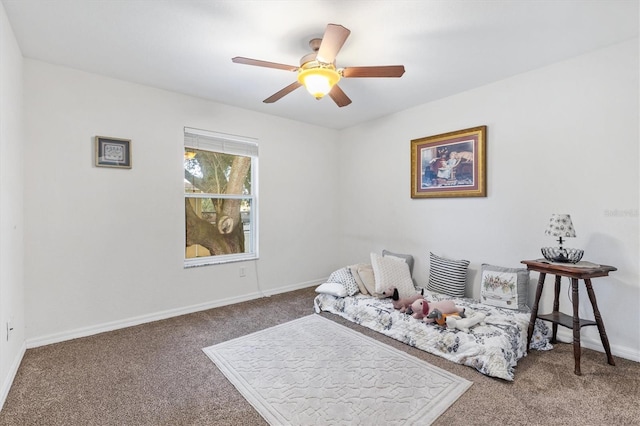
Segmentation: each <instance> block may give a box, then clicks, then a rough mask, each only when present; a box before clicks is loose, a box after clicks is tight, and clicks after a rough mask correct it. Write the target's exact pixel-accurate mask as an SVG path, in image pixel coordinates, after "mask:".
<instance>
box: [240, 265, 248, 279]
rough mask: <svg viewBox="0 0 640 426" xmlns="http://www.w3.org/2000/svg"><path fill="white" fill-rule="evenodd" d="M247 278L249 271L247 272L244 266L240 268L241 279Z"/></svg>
mask: <svg viewBox="0 0 640 426" xmlns="http://www.w3.org/2000/svg"><path fill="white" fill-rule="evenodd" d="M246 276H247V271H246V270H245V268H244V266H241V267H240V277H246Z"/></svg>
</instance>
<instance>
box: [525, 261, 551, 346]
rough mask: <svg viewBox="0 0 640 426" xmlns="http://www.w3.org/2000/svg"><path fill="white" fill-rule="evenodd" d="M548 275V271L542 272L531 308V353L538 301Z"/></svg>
mask: <svg viewBox="0 0 640 426" xmlns="http://www.w3.org/2000/svg"><path fill="white" fill-rule="evenodd" d="M546 276H547V274H546V273H544V272H540V277H539V278H538V287H537V289H536V298H535V299H534V301H533V308H531V319H530V320H529V328H528V329H527V353H529V346H531V337H532V336H533V328H534V326H535V325H536V318H537V317H538V303H539V302H540V296H542V288H543V287H544V279H545V277H546Z"/></svg>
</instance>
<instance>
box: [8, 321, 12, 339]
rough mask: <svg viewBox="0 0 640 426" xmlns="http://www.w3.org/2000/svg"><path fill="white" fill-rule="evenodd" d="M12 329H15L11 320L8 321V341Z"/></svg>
mask: <svg viewBox="0 0 640 426" xmlns="http://www.w3.org/2000/svg"><path fill="white" fill-rule="evenodd" d="M11 331H13V324H11V321H7V341H9V334H10V332H11Z"/></svg>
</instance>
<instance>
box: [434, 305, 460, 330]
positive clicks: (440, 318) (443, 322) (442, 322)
mask: <svg viewBox="0 0 640 426" xmlns="http://www.w3.org/2000/svg"><path fill="white" fill-rule="evenodd" d="M449 317H456V318H459V319H462V318H464V310H463V311H462V312H460V313H458V312H454V313H452V314H443V313H442V312H440V310H439V309H433V310H432V311H431V312H429V315H427V318H430V319H433V320H435V322H436V324H438V325H439V326H441V327H446V326H447V319H448V318H449Z"/></svg>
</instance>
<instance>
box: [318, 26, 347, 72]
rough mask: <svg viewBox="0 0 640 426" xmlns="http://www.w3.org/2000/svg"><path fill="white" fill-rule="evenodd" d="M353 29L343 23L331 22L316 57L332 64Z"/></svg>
mask: <svg viewBox="0 0 640 426" xmlns="http://www.w3.org/2000/svg"><path fill="white" fill-rule="evenodd" d="M349 34H351V31H350V30H348V29H346V28H345V27H343V26H342V25H336V24H329V25H327V29H326V30H325V31H324V35H323V36H322V43H321V44H320V48H319V49H318V54H317V55H316V58H317V60H318V61H320V62H324V63H327V64H332V63H333V61H335V60H336V55H337V54H338V52H339V51H340V49H342V46H343V45H344V42H345V41H346V40H347V37H349Z"/></svg>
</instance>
